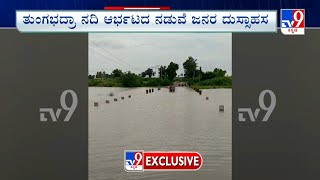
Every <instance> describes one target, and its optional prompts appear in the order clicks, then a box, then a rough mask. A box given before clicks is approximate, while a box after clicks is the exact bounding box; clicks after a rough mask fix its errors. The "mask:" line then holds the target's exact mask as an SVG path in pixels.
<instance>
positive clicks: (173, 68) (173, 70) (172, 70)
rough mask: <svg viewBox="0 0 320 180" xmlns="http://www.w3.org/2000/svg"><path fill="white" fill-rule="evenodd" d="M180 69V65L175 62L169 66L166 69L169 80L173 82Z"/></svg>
mask: <svg viewBox="0 0 320 180" xmlns="http://www.w3.org/2000/svg"><path fill="white" fill-rule="evenodd" d="M178 69H179V65H178V64H176V63H173V62H170V64H169V66H168V67H167V69H166V73H167V76H168V79H169V80H173V78H175V77H176V76H177V70H178Z"/></svg>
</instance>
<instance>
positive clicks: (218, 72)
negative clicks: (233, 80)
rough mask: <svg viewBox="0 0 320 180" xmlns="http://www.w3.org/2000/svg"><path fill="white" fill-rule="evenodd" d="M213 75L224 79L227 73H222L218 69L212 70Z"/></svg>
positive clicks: (222, 71)
mask: <svg viewBox="0 0 320 180" xmlns="http://www.w3.org/2000/svg"><path fill="white" fill-rule="evenodd" d="M213 73H214V74H215V75H216V77H224V76H225V75H226V73H227V71H224V70H222V69H219V68H215V69H214V70H213Z"/></svg>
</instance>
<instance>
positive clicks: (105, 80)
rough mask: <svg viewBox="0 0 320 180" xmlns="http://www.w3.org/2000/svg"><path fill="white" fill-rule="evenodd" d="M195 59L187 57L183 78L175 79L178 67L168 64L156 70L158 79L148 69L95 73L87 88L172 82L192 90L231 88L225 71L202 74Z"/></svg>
mask: <svg viewBox="0 0 320 180" xmlns="http://www.w3.org/2000/svg"><path fill="white" fill-rule="evenodd" d="M197 61H198V60H197V59H194V58H193V57H191V56H190V57H188V58H187V59H186V61H185V62H184V63H183V68H184V77H177V70H178V69H179V65H178V64H176V63H174V62H170V64H169V65H168V66H160V67H159V68H158V73H159V77H154V75H155V72H154V71H153V69H151V68H148V69H147V70H145V71H144V72H142V73H141V74H139V75H136V74H134V73H131V72H123V71H122V70H120V69H115V70H113V71H112V73H111V74H110V75H109V74H107V73H106V72H97V73H96V75H89V76H88V78H89V86H97V87H157V86H168V85H172V84H173V83H174V82H186V83H187V84H188V85H189V86H191V87H192V88H194V89H212V88H231V87H232V77H231V76H228V75H226V71H224V70H222V69H218V68H215V69H214V70H213V71H207V72H203V71H202V70H201V67H198V64H197Z"/></svg>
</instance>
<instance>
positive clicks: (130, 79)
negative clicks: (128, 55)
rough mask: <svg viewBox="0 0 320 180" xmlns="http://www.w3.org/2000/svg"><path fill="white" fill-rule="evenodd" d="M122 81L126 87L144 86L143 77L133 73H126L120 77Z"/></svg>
mask: <svg viewBox="0 0 320 180" xmlns="http://www.w3.org/2000/svg"><path fill="white" fill-rule="evenodd" d="M120 81H121V83H122V85H123V86H124V87H140V86H141V84H142V80H141V77H139V76H137V75H135V74H134V73H131V72H128V73H124V74H123V75H122V76H121V77H120Z"/></svg>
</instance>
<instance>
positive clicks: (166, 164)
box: [143, 151, 203, 171]
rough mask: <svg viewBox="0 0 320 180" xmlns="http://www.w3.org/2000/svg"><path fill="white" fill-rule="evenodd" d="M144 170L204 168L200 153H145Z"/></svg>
mask: <svg viewBox="0 0 320 180" xmlns="http://www.w3.org/2000/svg"><path fill="white" fill-rule="evenodd" d="M143 162H144V166H143V168H144V170H151V171H152V170H164V171H166V170H175V171H188V170H189V171H190V170H198V169H200V167H201V166H202V162H203V160H202V157H201V155H200V154H199V153H198V152H177V151H173V152H170V151H168V152H151V151H148V152H144V154H143Z"/></svg>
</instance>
